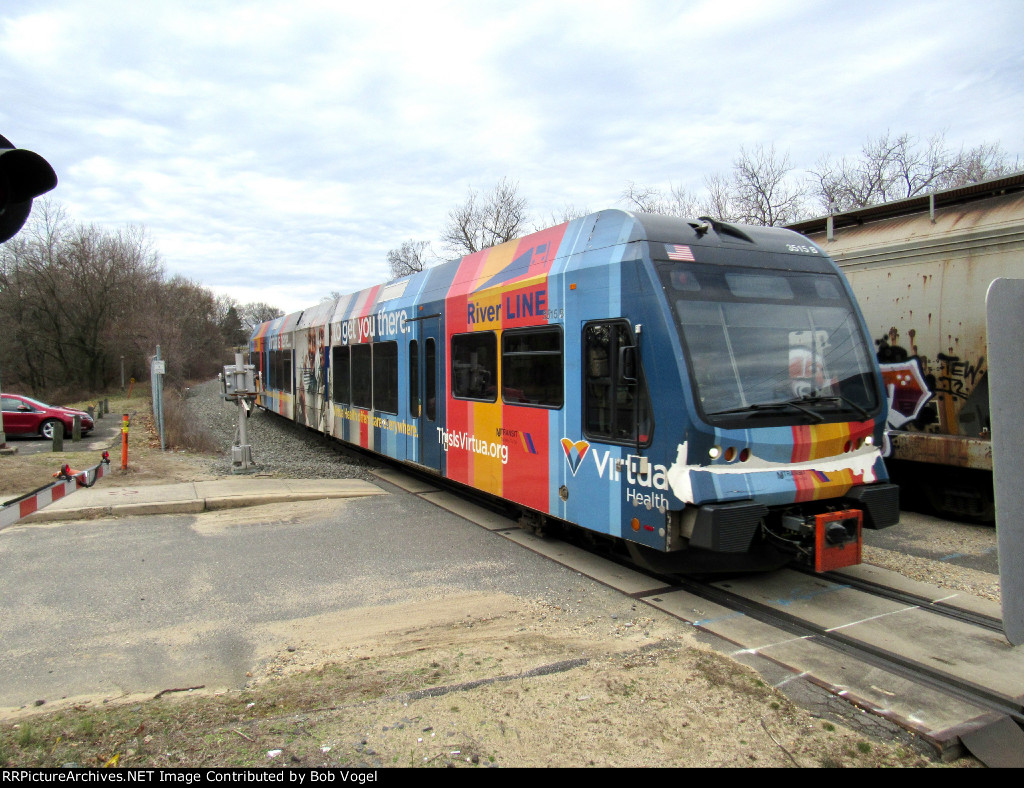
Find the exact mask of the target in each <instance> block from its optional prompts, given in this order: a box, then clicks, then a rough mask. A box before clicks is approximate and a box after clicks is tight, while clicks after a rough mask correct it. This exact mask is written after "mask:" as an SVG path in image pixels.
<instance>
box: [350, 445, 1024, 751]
mask: <svg viewBox="0 0 1024 788" xmlns="http://www.w3.org/2000/svg"><path fill="white" fill-rule="evenodd" d="M346 448H347V447H346ZM374 459H377V460H378V461H379V458H374ZM391 467H392V468H393V469H394V470H393V471H391V473H395V474H407V473H408V472H409V469H408V468H406V467H404V466H400V465H399V466H391ZM413 476H415V478H416V479H417V483H418V485H419V486H420V487H422V486H423V485H430V486H433V487H434V488H441V489H443V490H444V491H445V492H446V493H447V494H448V495H455V496H457V497H459V498H460V500H462V501H463V502H464V504H469V505H470V508H472V507H481V511H484V512H486V516H482V517H481V518H480V520H479V521H478V522H479V524H481V525H484V526H485V527H487V528H489V529H490V530H492V531H495V532H498V533H500V534H502V535H503V536H505V537H507V538H509V539H512V540H513V541H516V542H518V543H520V544H522V545H523V546H525V547H527V548H529V549H531V550H534V551H535V552H538V553H541V554H544V555H547V556H548V557H549V558H552V559H553V560H555V561H558V562H559V563H562V564H563V565H565V566H567V567H569V568H571V569H574V570H576V571H580V572H582V573H583V574H586V575H588V576H589V577H592V578H593V579H595V580H598V581H600V582H603V583H605V584H607V585H609V586H611V587H613V588H617V589H618V590H620V591H622V592H623V593H625V594H628V595H630V596H631V597H633V598H634V599H637V600H638V601H642V602H644V603H646V604H648V605H651V606H652V607H655V608H657V609H659V610H660V611H662V612H663V613H666V614H668V615H670V616H673V617H674V618H676V619H677V620H679V621H680V622H681V623H683V624H685V625H688V626H691V627H693V628H695V629H697V630H700V631H702V632H705V633H708V634H710V635H713V636H715V637H716V638H719V639H721V640H723V641H725V642H726V643H727V644H730V645H731V647H732V650H733V653H734V655H737V656H741V657H744V658H748V657H750V656H751V655H756V656H758V657H760V658H764V659H766V660H767V661H768V662H769V663H772V664H773V665H775V666H781V667H783V668H784V669H788V671H789V673H790V676H791V678H792V677H795V678H799V679H803V680H806V681H809V682H811V683H812V684H814V685H816V686H817V687H820V688H824V689H826V690H828V691H829V692H831V693H832V694H833V695H835V696H837V697H840V698H842V699H844V700H846V701H848V702H850V703H851V704H853V706H855V707H859V708H860V709H862V710H866V711H869V712H871V713H873V714H875V715H878V716H879V717H881V718H884V719H887V720H889V721H891V722H894V723H896V724H897V725H899V726H900V727H901V728H903V729H905V730H907V731H909V732H911V733H912V734H914V735H916V736H918V737H920V738H921V739H922V740H924V741H926V742H927V743H928V744H930V745H931V746H932V747H933V748H934V749H935V751H936V752H937V753H938V754H939V755H940V757H942V758H943V759H947V760H949V759H953V758H956V757H960V756H962V755H965V754H967V753H971V754H973V755H975V756H976V757H978V758H979V759H980V760H982V762H984V763H987V764H989V765H1000V766H1024V649H1016V650H1015V649H1013V648H1012V647H1011V646H1010V645H1009V644H1008V643H1007V641H1006V640H1005V638H1004V637H1003V635H1002V624H1001V621H1000V619H999V618H998V617H997V616H996V615H993V614H992V613H991V612H988V613H987V612H984V611H979V610H977V609H970V606H969V605H968V606H964V605H960V604H957V599H956V597H957V596H958V595H957V594H955V593H953V592H943V591H942V590H941V589H937V588H936V589H934V593H933V594H931V595H930V596H928V595H923V594H922V593H920V589H921V587H922V586H921V584H916V583H915V584H913V587H912V588H910V589H908V588H907V587H901V584H900V580H902V579H903V578H902V577H901V576H900V575H897V574H896V573H889V572H885V571H884V570H875V571H873V572H872V574H874V575H879V576H881V577H883V578H888V579H887V580H885V581H884V582H883V581H879V580H877V579H866V578H864V577H858V576H856V574H855V573H854V574H851V573H847V572H834V573H827V574H823V575H817V574H814V573H812V572H809V571H806V570H802V569H799V568H790V569H783V570H779V571H778V572H774V573H769V574H758V575H751V576H736V577H731V578H725V579H714V580H704V581H699V580H694V579H691V578H683V577H672V576H665V575H659V574H656V573H653V572H650V571H648V570H645V569H642V568H640V567H637V566H635V565H632V564H629V563H628V560H627V559H625V558H624V557H620V556H609V555H607V554H600V558H598V559H596V560H595V553H594V551H593V549H592V547H591V546H590V545H588V544H585V543H576V544H573V542H572V541H571V539H570V540H569V541H562V540H560V539H552V538H545V537H543V536H541V535H540V534H538V533H536V532H534V531H533V530H531V529H530V528H526V529H525V530H524V529H523V528H521V527H518V526H517V525H516V523H515V521H514V520H513V519H503V518H509V517H512V515H511V513H510V510H509V509H508V507H507V506H504V505H502V506H498V505H496V504H495V502H493V501H489V500H488V499H486V498H481V496H480V495H479V494H473V493H472V491H469V492H467V490H466V489H465V488H463V487H462V486H461V485H445V484H444V483H443V481H444V480H441V479H438V478H437V477H436V476H433V475H430V474H415V473H414V474H413ZM389 480H393V478H392V479H389ZM420 494H424V495H425V497H431V494H430V493H420ZM435 502H438V501H436V500H435ZM441 505H443V504H441ZM453 511H456V513H457V514H459V515H460V516H463V517H467V519H471V520H472V519H474V518H473V515H472V514H467V509H466V506H465V505H464V506H460V507H459V508H458V510H454V509H453ZM496 521H501V522H503V523H504V524H503V525H502V524H501V523H500V522H496ZM559 536H561V534H559ZM613 562H614V563H613ZM602 563H604V564H606V566H608V567H611V566H614V567H617V568H616V569H601V568H597V569H595V566H598V567H599V566H600V565H601V564H602ZM624 578H625V579H624ZM637 588H640V589H641V590H637ZM961 598H963V597H961ZM972 599H975V598H972ZM979 604H982V605H984V604H987V603H985V602H981V603H979ZM722 650H724V651H726V652H729V650H730V646H726V647H725V648H723V649H722Z"/></svg>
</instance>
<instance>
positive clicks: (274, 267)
mask: <svg viewBox="0 0 1024 788" xmlns="http://www.w3.org/2000/svg"><path fill="white" fill-rule="evenodd" d="M1022 33H1024V3H1021V2H1020V0H975V2H972V3H965V2H963V1H962V0H956V1H955V2H943V1H941V0H937V1H935V2H913V1H911V0H905V1H903V2H892V0H886V1H885V2H875V1H874V0H860V1H859V2H856V3H843V2H827V1H826V0H778V1H776V2H765V0H755V1H754V2H729V0H712V1H711V2H688V1H684V0H675V1H671V0H648V1H645V0H628V2H621V1H620V2H614V3H613V2H601V1H600V0H586V2H570V1H568V0H541V1H540V2H530V1H529V0H519V1H518V2H499V1H498V0H472V1H471V2H434V1H433V0H412V1H409V2H391V1H390V0H378V2H365V0H361V2H348V0H333V1H330V2H328V1H324V2H312V1H311V0H310V1H308V2H307V1H306V0H291V2H287V3H282V2H280V1H279V0H276V1H275V2H264V1H263V0H256V1H249V2H239V0H235V2H220V1H219V0H202V1H201V2H195V3H193V2H177V1H176V0H166V1H165V2H161V3H150V2H138V1H137V0H132V1H127V0H126V1H124V2H122V1H120V0H90V1H89V2H85V1H84V0H4V2H3V3H2V5H0V73H3V74H4V79H3V84H2V88H0V91H2V93H0V95H2V100H0V134H3V135H5V136H7V137H8V138H9V139H10V140H11V141H12V142H13V143H14V144H16V145H18V146H20V147H24V148H29V149H31V150H34V151H36V152H37V153H39V154H41V155H43V156H44V157H45V158H46V159H47V160H48V161H50V163H51V164H53V166H54V168H55V169H56V171H57V174H58V177H59V179H60V184H59V186H58V187H57V189H56V190H55V191H54V192H53V193H52V197H53V198H54V199H55V200H57V201H59V202H60V203H61V204H63V205H64V207H65V208H66V209H67V210H68V212H69V213H70V215H71V218H72V219H73V220H74V221H76V222H81V223H86V224H93V223H94V224H98V225H101V226H103V227H107V228H110V229H117V228H119V227H123V226H125V225H128V224H139V225H143V226H144V227H145V228H146V230H147V232H148V234H149V236H150V238H151V239H152V241H153V243H154V245H155V248H156V249H157V250H158V252H159V254H160V256H161V258H162V260H163V262H164V265H165V267H166V269H167V271H168V273H169V274H182V275H185V276H187V277H189V278H191V279H194V280H195V281H198V282H200V283H201V284H203V285H205V286H206V287H209V288H210V289H212V290H213V291H214V292H216V293H218V294H223V295H230V296H231V297H233V298H235V299H237V300H238V301H240V302H243V303H245V302H249V301H265V302H268V303H271V304H274V305H276V306H278V307H280V308H282V309H284V310H285V311H294V310H297V309H301V308H303V307H306V306H310V305H312V304H315V303H316V302H318V301H319V300H320V298H321V297H322V296H323V295H326V294H327V293H329V292H331V291H341V292H349V291H352V290H357V289H360V288H362V287H365V286H368V285H371V284H376V283H377V282H379V281H383V280H384V279H386V277H387V263H386V255H387V252H388V250H389V249H392V248H395V247H397V246H398V245H399V244H400V243H401V242H402V241H403V240H406V239H410V238H411V239H423V240H434V248H435V250H437V251H440V245H439V244H438V243H437V241H436V239H437V238H438V236H439V234H440V230H441V228H442V227H443V225H444V223H445V220H446V217H447V214H448V211H449V210H450V209H451V208H452V207H454V206H455V205H457V204H459V203H461V202H463V201H464V200H465V198H466V195H467V193H468V190H469V189H470V188H474V189H477V190H480V191H488V190H490V189H491V188H492V187H493V186H494V185H495V183H497V181H499V180H500V179H501V178H504V177H507V178H509V179H510V180H512V181H516V182H518V183H519V188H520V192H521V193H522V195H523V196H525V197H526V198H527V199H528V200H529V202H530V205H531V207H532V209H533V211H534V214H535V216H536V217H537V222H538V225H539V226H543V225H544V224H549V223H550V222H549V221H545V219H546V218H550V217H551V215H552V214H553V213H557V212H560V211H561V210H562V209H563V208H564V207H566V206H568V205H572V206H576V207H578V208H582V207H588V208H590V209H592V210H598V209H601V208H609V207H624V206H623V203H622V191H623V189H624V187H625V186H626V184H627V183H628V182H630V181H633V182H636V183H638V184H650V185H656V186H659V187H663V188H667V187H669V186H670V185H673V186H683V187H686V188H689V189H691V190H693V191H697V190H700V188H701V186H702V183H703V178H704V176H705V175H708V174H712V173H716V172H726V171H727V170H729V168H730V167H731V163H732V161H733V159H734V158H735V157H736V155H737V154H738V152H739V150H740V148H741V146H742V147H746V148H747V149H750V148H752V147H754V146H757V145H765V146H768V145H772V144H774V145H775V147H776V149H777V150H779V151H781V152H788V153H789V155H790V158H791V161H792V163H793V164H794V165H795V166H796V167H797V168H801V169H803V168H809V167H812V166H814V164H815V163H816V161H817V160H818V159H819V157H821V156H822V155H824V154H832V155H833V156H836V157H838V156H842V155H848V156H849V155H855V154H856V153H857V151H858V150H859V148H860V145H861V144H862V143H863V142H864V141H865V139H866V138H868V137H872V136H878V135H879V134H881V133H883V132H885V131H886V130H891V131H893V132H894V133H903V132H907V133H910V134H912V135H917V136H919V137H921V138H927V137H929V136H931V135H932V134H934V133H935V132H941V131H944V132H945V133H946V139H947V142H948V143H950V144H951V145H953V146H955V147H959V146H960V145H961V144H962V145H965V146H967V147H972V146H974V145H977V144H979V143H982V142H999V143H1001V145H1002V147H1003V150H1004V151H1006V152H1007V153H1009V154H1010V155H1011V156H1024V36H1022Z"/></svg>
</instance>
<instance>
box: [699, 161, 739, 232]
mask: <svg viewBox="0 0 1024 788" xmlns="http://www.w3.org/2000/svg"><path fill="white" fill-rule="evenodd" d="M704 188H705V190H706V191H707V197H706V198H705V201H704V203H703V204H702V208H701V210H700V211H699V212H698V214H697V215H698V216H710V217H711V218H713V219H721V220H723V221H726V222H735V221H737V220H738V210H739V209H738V208H737V207H736V194H735V192H734V191H733V185H732V180H731V179H730V178H729V177H728V176H727V175H722V174H721V173H715V174H713V175H705V176H704Z"/></svg>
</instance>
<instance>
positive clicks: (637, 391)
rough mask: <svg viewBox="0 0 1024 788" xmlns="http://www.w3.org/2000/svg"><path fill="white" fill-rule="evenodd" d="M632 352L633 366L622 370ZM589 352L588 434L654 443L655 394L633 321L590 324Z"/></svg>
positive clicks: (585, 349) (585, 414)
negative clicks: (651, 394)
mask: <svg viewBox="0 0 1024 788" xmlns="http://www.w3.org/2000/svg"><path fill="white" fill-rule="evenodd" d="M630 348H634V349H633V350H630ZM631 354H632V356H633V358H634V359H635V364H634V365H632V367H633V368H630V369H623V368H621V367H622V366H623V365H624V364H625V363H626V361H627V360H628V359H629V357H630V355H631ZM583 355H584V358H583V429H584V432H585V433H586V435H588V436H589V437H593V438H599V439H602V440H605V441H608V442H611V443H623V444H627V445H632V444H637V443H639V444H640V445H648V444H649V443H650V442H651V405H650V398H649V396H648V393H647V383H646V381H645V379H644V374H643V368H642V366H641V365H640V358H639V355H638V354H636V352H635V341H634V339H633V332H632V331H631V330H630V327H629V324H628V323H626V322H624V321H614V322H602V323H588V324H587V325H586V326H584V328H583Z"/></svg>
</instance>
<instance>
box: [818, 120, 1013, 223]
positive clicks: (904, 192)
mask: <svg viewBox="0 0 1024 788" xmlns="http://www.w3.org/2000/svg"><path fill="white" fill-rule="evenodd" d="M1017 165H1019V161H1015V162H1014V163H1013V164H1011V163H1010V161H1009V158H1008V157H1007V155H1006V154H1005V153H1004V152H1003V151H1002V149H1001V148H1000V146H999V144H998V143H982V144H981V145H978V146H977V147H975V148H971V149H969V150H966V151H965V150H964V149H963V148H961V149H960V151H959V152H955V151H953V150H952V149H950V148H949V146H948V145H947V144H946V138H945V134H943V133H939V134H935V135H933V136H931V137H930V138H929V139H928V140H927V141H926V142H925V143H923V144H922V143H920V141H919V140H918V139H917V138H915V137H912V136H910V135H909V134H900V135H898V136H893V134H892V133H891V132H889V131H887V132H885V133H884V134H882V135H881V136H879V137H877V138H875V139H868V140H867V141H866V142H865V143H864V145H863V146H862V147H861V151H860V155H859V156H858V157H857V158H854V159H852V160H848V159H846V158H843V159H840V160H839V161H835V160H833V159H832V158H831V157H828V156H826V157H824V158H822V159H820V160H819V161H818V164H817V168H816V169H814V170H811V171H810V178H811V182H812V186H811V189H812V191H813V192H814V195H815V197H816V198H817V200H818V202H819V204H820V205H821V207H822V208H824V209H825V210H826V211H829V212H835V211H848V210H853V209H855V208H863V207H865V206H868V205H875V204H877V203H883V202H890V201H892V200H902V199H906V198H907V197H916V196H917V195H919V194H927V193H928V192H933V191H938V190H940V189H951V188H955V187H957V186H964V185H966V184H968V183H975V182H977V181H981V180H985V179H987V178H995V177H998V176H1000V175H1005V174H1006V173H1008V172H1010V171H1012V169H1013V168H1014V166H1017Z"/></svg>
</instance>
